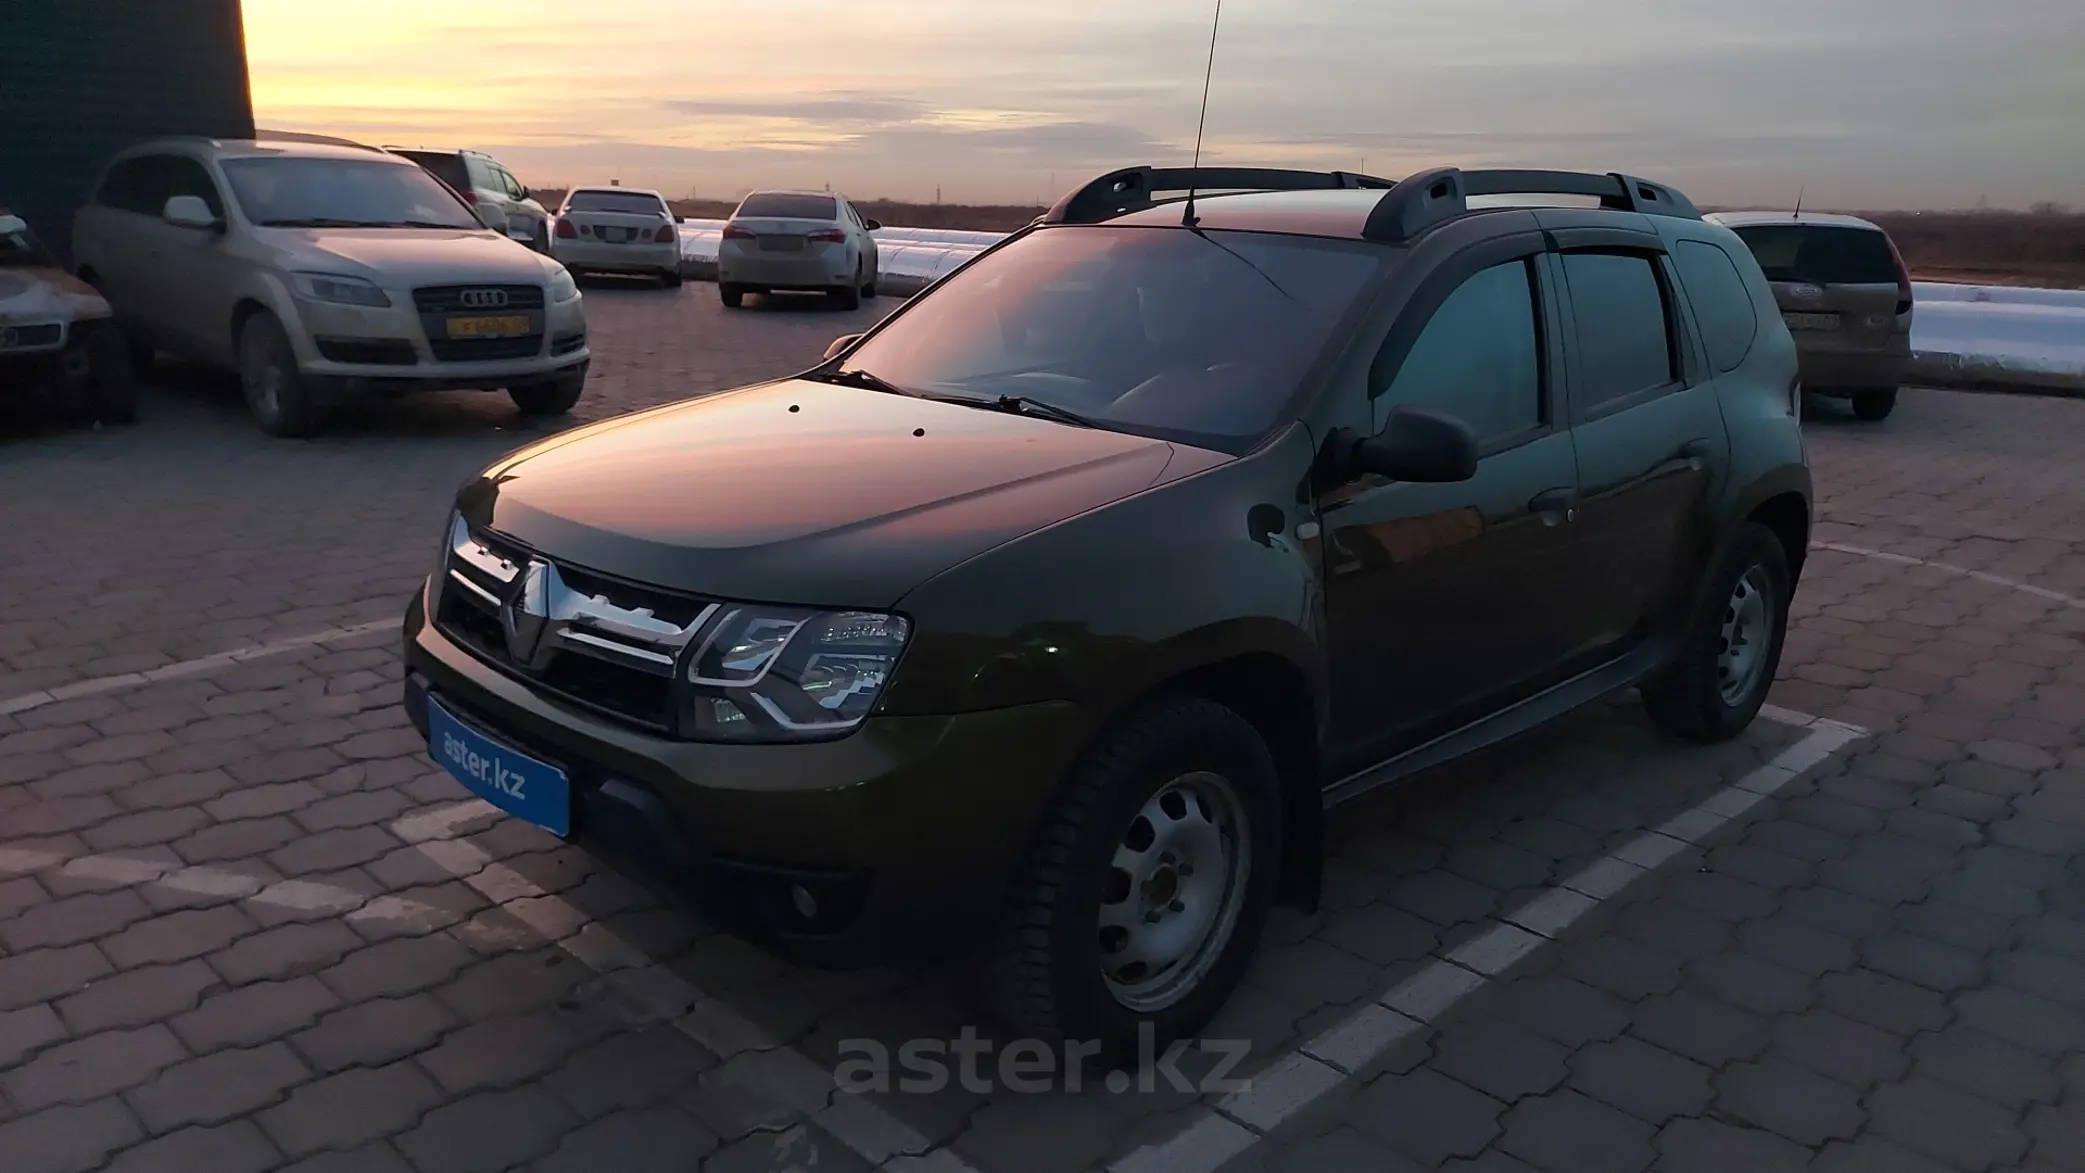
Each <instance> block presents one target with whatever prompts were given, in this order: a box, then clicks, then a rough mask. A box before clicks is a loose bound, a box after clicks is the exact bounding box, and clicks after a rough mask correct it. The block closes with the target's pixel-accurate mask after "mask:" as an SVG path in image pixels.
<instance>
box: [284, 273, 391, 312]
mask: <svg viewBox="0 0 2085 1173" xmlns="http://www.w3.org/2000/svg"><path fill="white" fill-rule="evenodd" d="M290 277H291V279H292V280H294V281H295V282H296V284H297V293H298V294H299V295H301V296H303V297H305V298H308V299H310V300H312V301H323V302H330V303H332V304H334V305H360V306H368V307H370V308H371V309H383V308H385V307H386V306H389V305H390V304H391V298H390V296H389V295H387V294H386V293H385V292H384V291H383V290H381V289H378V288H377V287H376V282H374V281H366V280H364V279H362V278H360V277H342V276H339V275H337V274H332V273H292V274H290Z"/></svg>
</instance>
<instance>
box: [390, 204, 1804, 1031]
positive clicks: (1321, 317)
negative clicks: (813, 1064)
mask: <svg viewBox="0 0 2085 1173" xmlns="http://www.w3.org/2000/svg"><path fill="white" fill-rule="evenodd" d="M1191 184H1193V185H1197V186H1199V187H1201V188H1203V189H1215V188H1227V189H1233V190H1232V192H1231V194H1223V195H1218V194H1214V193H1213V192H1212V193H1211V194H1207V195H1203V196H1201V197H1200V198H1198V199H1196V200H1195V201H1193V202H1192V203H1190V204H1183V203H1182V201H1181V200H1180V199H1178V198H1177V197H1178V195H1179V193H1180V192H1181V190H1182V189H1183V188H1187V187H1189V186H1190V185H1191ZM1236 189H1260V190H1251V191H1238V190H1236ZM1530 192H1532V193H1534V194H1537V195H1541V196H1542V197H1543V198H1547V196H1546V195H1544V194H1543V193H1560V194H1565V195H1579V196H1597V197H1599V198H1600V199H1601V200H1603V201H1604V202H1605V203H1606V204H1607V205H1609V206H1607V207H1604V208H1596V207H1587V208H1558V207H1536V208H1530V207H1472V206H1471V205H1470V203H1469V198H1470V197H1473V196H1494V197H1504V196H1513V195H1519V194H1521V193H1530ZM1162 195H1164V196H1166V197H1167V198H1161V196H1162ZM1188 228H1192V229H1193V230H1192V231H1189V230H1186V229H1188ZM1797 387H1798V383H1797V376H1796V356H1795V346H1794V343H1793V342H1792V341H1791V340H1790V338H1789V334H1788V331H1787V329H1786V328H1785V327H1783V326H1782V324H1781V320H1780V318H1779V316H1778V314H1777V312H1776V310H1775V306H1774V299H1773V292H1772V290H1771V289H1769V288H1768V286H1767V282H1766V278H1765V277H1764V276H1763V275H1762V274H1761V273H1760V271H1759V266H1758V265H1757V264H1756V263H1755V262H1754V261H1753V260H1752V259H1751V256H1750V254H1749V253H1748V252H1747V251H1746V250H1745V247H1744V245H1743V243H1742V242H1741V241H1739V240H1738V238H1737V237H1736V236H1734V235H1732V234H1731V233H1730V232H1729V231H1728V230H1726V229H1723V228H1720V227H1717V226H1715V225H1713V224H1709V223H1705V222H1704V221H1703V220H1702V219H1701V217H1700V215H1699V213H1697V212H1696V211H1695V210H1694V208H1693V206H1692V205H1691V204H1690V203H1688V202H1687V200H1686V198H1685V197H1684V196H1682V195H1681V194H1680V193H1678V192H1676V191H1674V190H1672V189H1671V188H1669V187H1665V186H1663V185H1660V184H1655V183H1651V182H1648V181H1645V180H1640V179H1634V178H1626V177H1617V176H1609V175H1580V174H1576V173H1567V172H1525V171H1514V172H1492V171H1469V172H1463V171H1457V170H1454V169H1438V170H1432V171H1426V172H1422V173H1420V174H1418V175H1415V176H1413V177H1411V178H1409V179H1407V180H1405V181H1403V182H1400V183H1397V184H1395V185H1394V186H1391V185H1390V184H1389V183H1388V181H1386V180H1379V179H1371V178H1365V177H1359V176H1353V175H1343V174H1317V173H1306V172H1294V171H1261V170H1253V169H1209V170H1203V171H1197V172H1189V171H1170V170H1152V169H1149V168H1137V169H1132V170H1129V171H1123V172H1117V173H1113V174H1109V175H1106V176H1102V177H1101V178H1099V179H1097V180H1095V181H1094V182H1093V183H1091V184H1089V185H1087V186H1086V187H1084V188H1082V189H1080V190H1079V191H1078V192H1076V193H1074V194H1072V195H1070V196H1068V197H1067V198H1066V199H1065V200H1063V201H1062V202H1060V203H1059V204H1058V205H1057V206H1056V207H1055V208H1053V209H1052V210H1051V211H1050V212H1049V213H1048V214H1047V215H1046V216H1045V217H1043V218H1042V220H1040V221H1039V222H1038V223H1037V224H1035V225H1032V226H1030V227H1029V228H1027V229H1024V230H1022V231H1020V232H1017V233H1015V234H1013V235H1012V236H1011V237H1010V238H1008V239H1007V240H1006V241H1004V242H1003V243H1001V244H998V245H996V246H994V247H992V248H991V249H989V250H987V251H985V252H983V253H981V254H980V255H979V256H978V257H977V258H976V259H975V260H973V261H971V262H969V263H968V264H966V265H965V266H964V267H963V268H961V269H959V270H957V271H956V272H954V273H953V274H951V275H949V276H948V277H946V278H944V279H943V280H941V281H940V282H939V283H937V284H936V285H934V286H932V287H930V288H929V289H928V290H927V291H926V292H925V293H924V294H922V295H921V296H919V297H917V298H915V299H913V300H912V301H910V302H908V303H907V304H906V305H905V306H903V307H902V308H900V309H899V310H897V311H896V312H895V313H893V314H891V315H890V316H889V317H887V318H885V319H883V320H882V321H881V322H880V323H878V324H877V325H876V326H875V327H874V328H873V329H871V330H870V331H868V332H867V333H866V334H864V335H861V336H857V337H850V338H845V339H841V340H839V341H838V342H836V343H835V345H834V348H833V349H832V350H831V351H830V352H829V355H828V358H827V360H826V361H824V362H823V363H821V364H820V365H818V366H816V367H814V368H812V369H810V370H808V371H807V372H805V373H804V374H803V375H801V376H799V377H797V378H794V379H783V380H779V381H775V382H770V383H764V384H760V385H756V386H752V387H747V388H743V389H741V390H738V391H735V392H731V393H726V394H722V395H715V396H709V397H705V398H703V399H700V400H694V401H690V402H685V403H680V404H675V405H671V406H668V407H664V408H660V409H657V410H654V411H652V412H649V413H646V414H644V415H640V416H634V417H625V418H623V419H620V420H616V421H612V422H609V423H603V424H597V425H594V426H593V427H592V428H589V429H582V430H579V431H573V432H567V433H565V434H563V435H560V436H559V437H557V439H556V440H554V441H544V442H539V443H537V444H535V445H533V446H531V447H526V448H523V449H521V450H519V451H517V452H515V453H513V454H511V455H509V456H507V457H505V458H503V459H501V460H500V461H498V462H497V463H495V464H493V465H492V466H491V467H490V468H488V469H486V470H485V471H484V472H483V473H482V474H481V475H480V476H479V477H478V478H477V479H476V480H474V481H472V482H470V483H468V484H466V485H465V486H464V487H463V488H462V489H461V490H460V492H459V494H458V496H457V498H456V510H455V513H454V514H453V515H452V516H451V517H450V518H449V519H448V521H447V534H446V537H445V540H444V542H443V552H442V555H441V559H440V561H439V562H438V564H437V565H436V567H435V568H434V572H433V574H432V575H431V576H430V578H429V579H428V581H427V583H426V584H425V586H424V587H423V589H422V590H421V591H420V592H419V593H418V594H417V595H416V596H415V597H414V598H413V600H412V601H411V604H410V606H409V609H408V611H407V614H406V622H405V638H404V645H405V646H404V651H405V664H406V679H405V705H406V709H407V712H408V714H409V715H410V718H411V720H412V722H413V723H414V725H415V726H416V727H417V728H418V729H419V730H420V731H421V732H422V733H423V734H424V735H425V736H426V737H427V739H428V743H429V746H430V748H431V750H432V753H433V755H434V757H435V760H436V761H437V762H439V763H440V764H442V765H443V766H445V767H446V768H447V769H448V770H449V771H450V772H451V773H453V774H454V775H455V776H456V777H457V778H459V779H460V780H461V781H462V782H463V784H464V785H465V786H467V787H469V788H470V789H472V790H473V791H475V792H476V793H478V794H480V795H483V796H484V797H485V798H486V799H488V800H489V801H491V802H493V803H495V804H496V805H499V806H501V807H503V808H504V809H506V810H507V811H509V812H512V813H513V814H514V815H516V816H517V817H519V818H523V819H526V820H529V821H531V822H534V823H537V824H539V825H541V826H543V827H547V828H549V829H550V830H551V831H553V832H555V833H556V834H558V835H561V836H571V837H574V838H576V839H577V840H578V841H579V842H581V843H583V844H586V845H589V846H590V847H591V848H592V849H593V850H595V851H597V852H600V853H601V854H603V855H604V856H607V857H608V858H610V859H615V860H619V861H623V862H624V863H625V864H626V866H630V867H632V868H633V869H634V870H636V871H638V872H639V873H640V874H648V875H653V876H668V877H673V878H674V879H675V881H676V882H678V883H679V884H680V885H681V886H682V887H683V888H684V889H685V890H687V891H689V892H690V893H691V894H692V895H693V896H694V897H695V899H696V900H697V901H698V902H700V903H701V904H702V906H703V907H705V908H706V909H708V910H709V914H710V915H711V916H712V917H714V918H716V919H717V920H718V922H719V923H721V924H724V925H727V926H729V927H730V928H732V929H734V930H735V931H737V932H739V933H742V934H745V935H747V936H750V937H752V938H754V939H756V940H759V941H762V942H765V943H767V944H768V945H769V946H770V947H772V948H774V949H776V950H778V951H780V952H782V953H784V954H785V955H788V956H791V957H795V958H799V959H802V960H807V961H811V962H816V963H821V964H848V963H856V962H863V961H890V960H892V959H903V958H910V957H913V956H915V955H917V954H919V953H922V952H930V953H934V952H941V953H945V952H950V951H954V952H958V953H967V954H969V955H972V956H988V957H991V958H993V959H994V964H993V965H992V966H990V967H989V968H990V970H991V972H993V973H995V974H996V978H995V983H996V990H997V996H998V1004H999V1005H1000V1006H1001V1007H1002V1009H1003V1010H1004V1012H1005V1014H1006V1016H1007V1017H1008V1019H1009V1020H1010V1022H1011V1023H1012V1024H1013V1025H1014V1027H1015V1033H1017V1034H1020V1035H1022V1036H1024V1037H1040V1038H1046V1039H1061V1040H1080V1041H1081V1042H1082V1043H1086V1044H1090V1043H1098V1044H1099V1045H1100V1050H1099V1052H1098V1053H1099V1054H1100V1055H1101V1056H1102V1057H1103V1058H1106V1059H1110V1060H1116V1061H1120V1060H1124V1059H1126V1058H1127V1057H1128V1056H1129V1055H1130V1054H1132V1053H1133V1052H1134V1049H1135V1046H1136V1042H1137V1039H1138V1035H1139V1033H1140V1030H1141V1029H1142V1028H1145V1027H1148V1028H1149V1029H1150V1030H1151V1031H1152V1032H1153V1033H1152V1036H1151V1037H1153V1038H1155V1039H1157V1040H1160V1044H1161V1045H1163V1041H1164V1040H1166V1039H1168V1038H1172V1037H1176V1036H1179V1035H1181V1034H1185V1033H1190V1032H1192V1031H1194V1030H1195V1029H1196V1028H1198V1027H1199V1026H1200V1025H1201V1024H1203V1023H1205V1022H1206V1021H1207V1020H1208V1019H1209V1018H1210V1016H1211V1015H1212V1014H1214V1013H1215V1011H1216V1010H1217V1008H1218V1007H1219V1006H1220V1005H1221V1004H1222V1003H1223V1001H1224V1000H1225V998H1226V996H1227V995H1228V994H1229V993H1230V992H1231V990H1232V989H1233V988H1234V987H1235V986H1236V984H1237V983H1238V981H1239V979H1240V977H1241V975H1242V974H1243V973H1244V971H1245V968H1246V966H1247V964H1248V962H1249V960H1250V956H1251V954H1252V952H1253V949H1254V943H1255V941H1256V940H1257V939H1258V937H1259V934H1260V930H1261V926H1262V924H1263V923H1264V921H1265V918H1266V916H1267V913H1268V909H1269V906H1270V905H1271V904H1273V903H1274V902H1275V901H1277V900H1283V901H1287V902H1290V903H1294V904H1298V905H1301V906H1304V907H1309V906H1310V905H1311V904H1312V902H1314V901H1315V899H1316V891H1317V883H1318V871H1319V867H1320V864H1319V853H1320V850H1321V848H1320V846H1319V844H1320V843H1321V841H1322V830H1321V827H1320V818H1321V814H1322V812H1323V811H1324V810H1325V809H1326V808H1327V807H1329V806H1334V805H1337V804H1339V803H1342V802H1345V801H1349V800H1352V799H1354V798H1357V797H1359V796H1361V795H1363V794H1366V793H1369V792H1371V791H1374V790H1376V789H1378V788H1380V787H1383V786H1387V785H1390V784H1392V783H1396V782H1399V781H1402V780H1404V779H1407V778H1409V777H1411V776H1413V775H1415V774H1417V773H1419V772H1421V771H1423V770H1426V769H1429V768H1431V767H1434V766H1438V765H1440V764H1441V763H1444V762H1447V761H1450V760H1452V759H1455V758H1459V757H1461V756H1463V755H1466V754H1470V753H1473V752H1475V751H1477V750H1479V749H1481V748H1483V747H1486V746H1490V745H1492V744H1494V743H1497V742H1499V741H1501V740H1503V739H1506V738H1509V737H1513V736H1515V735H1518V734H1520V733H1523V732H1525V731H1527V730H1529V729H1530V728H1533V727H1535V726H1537V725H1539V724H1542V723H1543V722H1546V721H1548V720H1551V719H1553V718H1557V717H1559V716H1562V715H1564V714H1566V713H1569V712H1571V711H1573V710H1575V709H1577V708H1579V707H1581V706H1583V705H1586V704H1588V703H1591V702H1593V701H1595V700H1598V699H1600V698H1603V697H1607V696H1610V695H1612V694H1615V693H1618V692H1622V691H1625V690H1628V689H1630V688H1632V687H1633V688H1638V689H1640V690H1641V693H1642V697H1643V703H1644V705H1645V707H1646V709H1647V710H1648V712H1649V714H1650V717H1651V719H1652V720H1653V721H1655V722H1656V723H1657V724H1658V725H1660V726H1662V727H1663V728H1665V729H1667V730H1670V731H1671V732H1673V733H1674V734H1677V735H1679V736H1681V737H1685V738H1690V739H1694V740H1697V741H1704V742H1713V741H1720V740H1723V739H1726V738H1730V737H1733V736H1735V735H1736V734H1738V733H1739V732H1740V731H1741V730H1743V729H1744V728H1745V727H1746V726H1747V725H1748V724H1749V723H1750V722H1751V721H1752V720H1753V718H1754V716H1755V715H1756V714H1757V713H1758V711H1759V708H1760V705H1761V702H1762V701H1763V700H1764V699H1765V697H1766V694H1767V688H1768V685H1769V684H1770V682H1771V681H1772V679H1773V676H1774V670H1775V665H1776V663H1777V661H1778V658H1779V656H1780V652H1781V644H1782V635H1783V632H1784V631H1785V628H1786V624H1787V617H1788V611H1789V602H1790V599H1791V596H1792V593H1793V591H1794V589H1795V585H1796V582H1797V579H1798V576H1799V575H1800V573H1801V570H1802V566H1803V558H1804V553H1805V549H1806V546H1807V542H1808V534H1809V527H1810V517H1811V505H1810V498H1811V479H1810V472H1809V469H1808V466H1807V464H1806V460H1805V455H1804V448H1803V436H1802V427H1801V423H1800V421H1799V418H1798V406H1799V405H1798V404H1797V402H1796V398H1795V397H1796V391H1797Z"/></svg>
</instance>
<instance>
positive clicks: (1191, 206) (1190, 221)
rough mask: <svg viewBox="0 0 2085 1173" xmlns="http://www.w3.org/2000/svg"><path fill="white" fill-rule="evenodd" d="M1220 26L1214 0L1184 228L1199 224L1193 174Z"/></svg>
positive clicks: (1198, 157)
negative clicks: (1196, 213)
mask: <svg viewBox="0 0 2085 1173" xmlns="http://www.w3.org/2000/svg"><path fill="white" fill-rule="evenodd" d="M1222 24H1223V0H1216V15H1215V16H1213V17H1211V18H1210V19H1209V64H1207V65H1206V66H1204V67H1203V68H1202V113H1201V115H1200V117H1199V118H1198V119H1197V120H1196V121H1195V161H1194V164H1193V168H1192V169H1191V170H1190V171H1189V172H1188V177H1187V207H1186V209H1185V210H1184V211H1182V212H1181V214H1180V224H1181V226H1182V227H1185V228H1193V227H1194V226H1195V225H1196V224H1197V223H1199V222H1200V221H1199V220H1198V219H1197V218H1196V216H1195V187H1196V182H1195V180H1196V175H1195V173H1196V172H1199V171H1200V170H1201V169H1202V131H1203V129H1204V128H1206V127H1207V126H1208V125H1209V79H1210V78H1212V77H1214V76H1216V30H1217V28H1218V27H1220V26H1221V25H1222Z"/></svg>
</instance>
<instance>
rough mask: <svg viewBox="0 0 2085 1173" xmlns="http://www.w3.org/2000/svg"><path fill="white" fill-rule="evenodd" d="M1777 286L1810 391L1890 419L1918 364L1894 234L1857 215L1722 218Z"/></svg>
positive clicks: (1864, 415) (1907, 286)
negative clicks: (1907, 370) (1900, 391)
mask: <svg viewBox="0 0 2085 1173" xmlns="http://www.w3.org/2000/svg"><path fill="white" fill-rule="evenodd" d="M1708 219H1710V220H1712V221H1714V222H1715V223H1718V224H1721V225H1723V226H1724V227H1726V228H1729V229H1730V230H1731V231H1733V232H1735V233H1737V234H1738V238H1739V239H1740V240H1743V241H1744V242H1745V244H1746V246H1747V247H1749V248H1750V249H1751V250H1752V255H1753V256H1754V257H1755V258H1757V259H1758V261H1759V267H1760V268H1761V269H1763V270H1765V271H1766V276H1767V280H1768V281H1769V282H1771V283H1772V285H1773V287H1774V300H1775V302H1776V303H1778V304H1779V306H1780V307H1781V316H1782V319H1783V320H1784V321H1785V322H1787V324H1788V328H1789V330H1790V331H1791V332H1793V333H1794V335H1795V348H1796V354H1797V356H1798V357H1799V358H1800V360H1801V362H1802V368H1803V388H1804V390H1806V391H1814V392H1817V393H1818V394H1821V395H1828V396H1833V397H1836V398H1840V399H1850V400H1852V402H1853V414H1854V415H1856V416H1858V417H1860V418H1861V419H1864V420H1880V419H1887V418H1888V417H1889V414H1890V412H1891V411H1892V410H1893V409H1895V407H1896V406H1897V389H1898V386H1899V385H1900V384H1901V383H1902V382H1903V381H1904V369H1905V367H1906V366H1907V365H1908V364H1909V363H1910V361H1911V315H1912V296H1911V272H1910V270H1908V269H1907V268H1905V266H1904V258H1903V256H1902V255H1901V254H1900V253H1898V251H1897V245H1896V242H1895V241H1892V240H1891V239H1890V237H1889V234H1888V233H1887V232H1884V231H1883V230H1882V229H1881V228H1879V227H1877V226H1876V225H1874V224H1872V223H1870V222H1868V221H1866V220H1863V219H1861V218H1859V217H1858V216H1839V215H1831V214H1827V213H1820V212H1802V213H1800V214H1797V215H1790V214H1788V213H1786V212H1718V213H1715V214H1713V215H1711V216H1709V217H1708Z"/></svg>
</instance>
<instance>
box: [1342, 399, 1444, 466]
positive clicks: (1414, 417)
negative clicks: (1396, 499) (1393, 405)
mask: <svg viewBox="0 0 2085 1173" xmlns="http://www.w3.org/2000/svg"><path fill="white" fill-rule="evenodd" d="M1346 463H1347V467H1348V469H1350V470H1351V471H1353V472H1357V473H1374V474H1376V475H1377V476H1380V477H1384V478H1386V479H1389V480H1393V481H1410V482H1413V483H1416V484H1448V483H1451V482H1454V481H1466V480H1469V479H1470V478H1471V477H1473V476H1476V475H1477V434H1476V433H1475V432H1472V431H1471V430H1470V425H1468V424H1466V423H1464V422H1462V421H1461V420H1459V419H1457V418H1455V417H1454V416H1452V415H1447V414H1444V413H1442V412H1438V411H1429V410H1427V409H1425V408H1420V407H1400V408H1397V409H1396V410H1394V411H1392V412H1391V413H1390V421H1389V422H1388V423H1386V424H1385V425H1383V431H1382V433H1381V434H1380V435H1377V436H1372V437H1369V438H1368V439H1365V440H1357V441H1355V442H1354V445H1353V448H1352V449H1351V451H1350V453H1349V455H1348V457H1347V462H1346Z"/></svg>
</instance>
